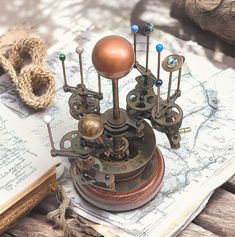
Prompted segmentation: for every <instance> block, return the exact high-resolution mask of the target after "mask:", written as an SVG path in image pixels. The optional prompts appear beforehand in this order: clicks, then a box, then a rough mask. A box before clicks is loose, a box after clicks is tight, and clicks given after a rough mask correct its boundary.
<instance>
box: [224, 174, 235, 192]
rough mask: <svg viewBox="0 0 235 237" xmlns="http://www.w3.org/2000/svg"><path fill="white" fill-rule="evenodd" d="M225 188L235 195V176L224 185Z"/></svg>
mask: <svg viewBox="0 0 235 237" xmlns="http://www.w3.org/2000/svg"><path fill="white" fill-rule="evenodd" d="M223 188H224V189H225V190H227V191H229V192H231V193H234V194H235V176H233V177H232V178H231V179H230V180H229V181H228V182H227V183H225V184H224V185H223Z"/></svg>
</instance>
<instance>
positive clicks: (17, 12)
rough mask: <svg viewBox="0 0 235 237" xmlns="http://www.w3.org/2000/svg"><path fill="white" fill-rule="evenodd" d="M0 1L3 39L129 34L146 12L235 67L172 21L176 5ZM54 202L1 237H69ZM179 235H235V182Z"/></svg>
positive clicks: (225, 50) (225, 49) (218, 45)
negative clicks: (25, 28) (20, 30)
mask: <svg viewBox="0 0 235 237" xmlns="http://www.w3.org/2000/svg"><path fill="white" fill-rule="evenodd" d="M0 2H1V3H3V2H4V4H1V8H0V35H1V34H3V33H4V32H5V31H7V30H8V29H9V28H10V27H13V26H16V25H18V26H19V25H23V24H27V25H30V26H31V27H32V28H33V31H34V32H36V33H38V34H39V35H41V36H42V37H43V38H44V39H45V40H46V41H47V43H48V45H53V44H55V43H56V42H58V41H59V40H60V37H61V36H62V35H63V34H64V33H65V32H69V31H70V30H71V29H73V30H76V31H77V34H80V33H82V32H83V31H85V30H92V31H104V30H112V29H113V28H115V29H116V28H119V27H120V28H124V27H127V29H129V26H130V24H131V23H139V24H142V23H143V21H144V20H145V18H144V16H145V15H146V13H150V14H149V18H148V20H149V21H151V19H158V20H159V24H158V26H159V28H160V29H161V30H163V31H166V32H168V33H170V34H173V35H175V36H176V37H180V38H182V39H183V40H193V41H196V42H197V43H198V44H200V45H202V46H203V47H204V49H205V50H204V55H205V56H206V57H208V58H213V59H215V60H218V61H220V62H222V63H224V64H225V65H227V66H228V67H229V66H232V67H235V63H234V58H233V57H234V56H235V49H234V48H235V47H234V46H233V47H232V46H231V45H228V44H226V43H223V42H222V41H220V40H219V39H218V38H216V37H214V36H213V35H211V34H209V33H205V32H203V31H201V30H200V29H199V28H198V27H197V26H195V25H194V24H193V23H191V22H190V21H189V20H187V19H181V20H180V21H179V20H178V19H174V18H172V17H171V16H170V6H171V3H172V2H173V0H162V1H161V0H156V1H153V0H140V1H138V0H133V1H126V0H120V1H115V0H109V1H105V0H100V1H92V0H86V1H85V0H83V1H82V0H81V1H72V0H69V1H65V0H64V1H58V0H57V1H56V0H38V1H30V0H25V1H18V0H9V1H4V0H0ZM177 14H178V16H179V13H177V12H176V13H174V14H173V15H176V16H177ZM13 16H14V17H13ZM151 17H152V18H151ZM155 21H156V20H155ZM154 23H155V22H154ZM156 23H157V22H156ZM182 31H183V33H182ZM186 32H187V34H186ZM211 39H213V43H212V40H211ZM52 200H53V198H52V199H51V198H49V199H46V200H45V201H44V202H43V203H41V204H40V205H39V206H38V207H36V208H35V209H34V210H33V211H32V212H31V213H30V214H28V216H27V217H25V218H23V219H22V220H20V221H18V222H17V223H16V224H15V225H14V226H13V227H12V228H11V229H10V230H8V231H7V232H6V233H5V234H3V235H1V237H12V236H15V237H26V236H28V237H34V236H37V237H44V236H45V237H46V236H50V237H53V236H55V237H56V236H58V237H59V236H63V234H62V232H61V231H59V230H57V229H54V228H52V227H53V226H52V224H50V223H49V222H48V221H47V219H46V213H47V212H48V211H50V210H51V209H53V207H54V203H53V201H52ZM78 236H87V235H82V234H81V235H78ZM178 236H180V237H191V236H192V237H193V236H195V237H196V236H197V237H200V236H208V237H209V236H210V237H216V236H224V237H225V236H226V237H233V236H235V178H233V179H231V180H230V181H228V182H227V183H226V184H224V185H223V186H222V187H220V188H218V189H217V190H216V191H215V193H214V194H213V195H212V197H211V198H210V201H209V203H208V205H207V206H206V208H205V209H204V210H203V211H202V212H201V213H200V215H198V216H197V217H196V218H195V219H194V220H193V222H192V223H191V224H189V225H188V226H187V228H186V229H185V230H184V231H182V232H181V233H180V234H179V235H178Z"/></svg>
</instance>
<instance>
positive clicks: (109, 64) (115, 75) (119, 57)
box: [92, 35, 135, 80]
mask: <svg viewBox="0 0 235 237" xmlns="http://www.w3.org/2000/svg"><path fill="white" fill-rule="evenodd" d="M92 63H93V65H94V67H95V69H96V71H97V72H98V73H99V74H100V75H101V76H102V77H104V78H107V79H112V80H116V79H120V78H122V77H124V76H126V75H127V74H128V73H129V72H130V71H131V69H132V68H133V66H134V63H135V53H134V50H133V47H132V45H131V44H130V42H129V41H128V40H126V39H125V38H123V37H121V36H116V35H111V36H106V37H104V38H102V39H100V40H99V41H98V42H97V43H96V45H95V47H94V48H93V51H92Z"/></svg>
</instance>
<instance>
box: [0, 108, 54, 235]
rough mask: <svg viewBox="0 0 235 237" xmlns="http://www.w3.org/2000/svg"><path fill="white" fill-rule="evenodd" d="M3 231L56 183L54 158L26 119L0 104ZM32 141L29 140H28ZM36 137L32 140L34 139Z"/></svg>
mask: <svg viewBox="0 0 235 237" xmlns="http://www.w3.org/2000/svg"><path fill="white" fill-rule="evenodd" d="M0 111H1V113H0V233H2V232H3V231H4V230H6V228H7V227H8V226H9V225H10V224H12V223H13V222H14V221H15V220H16V219H17V218H19V217H20V216H22V215H24V214H25V213H26V212H28V211H29V210H31V209H32V208H33V207H34V206H35V205H36V204H38V203H39V202H40V201H41V200H42V199H43V198H44V197H45V196H46V195H47V194H48V193H49V192H50V191H52V190H54V189H55V187H56V166H57V165H58V164H59V163H58V159H57V160H55V159H52V158H51V157H50V154H49V153H48V151H47V150H45V149H43V148H42V143H41V142H40V140H39V139H34V135H33V134H32V133H31V134H30V133H28V132H27V126H25V123H23V121H22V120H21V119H20V118H19V117H18V116H17V115H16V114H14V113H13V112H11V111H10V110H9V109H7V108H6V107H5V106H4V105H2V104H0ZM29 141H30V142H29ZM32 141H33V142H32Z"/></svg>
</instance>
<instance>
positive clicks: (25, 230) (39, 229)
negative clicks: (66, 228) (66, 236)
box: [1, 216, 63, 237]
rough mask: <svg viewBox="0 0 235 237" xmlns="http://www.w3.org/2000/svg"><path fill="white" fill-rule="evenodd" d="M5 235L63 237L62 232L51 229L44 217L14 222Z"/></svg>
mask: <svg viewBox="0 0 235 237" xmlns="http://www.w3.org/2000/svg"><path fill="white" fill-rule="evenodd" d="M7 234H9V235H10V236H17V237H26V236H27V237H48V236H50V237H63V232H62V231H59V230H55V229H53V227H52V225H51V224H50V223H49V222H48V221H47V220H46V217H44V216H37V217H36V218H33V217H25V218H24V219H22V220H20V221H18V222H16V224H14V225H13V226H12V227H11V228H10V229H9V230H8V231H7ZM1 237H5V236H4V235H3V236H1Z"/></svg>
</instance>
